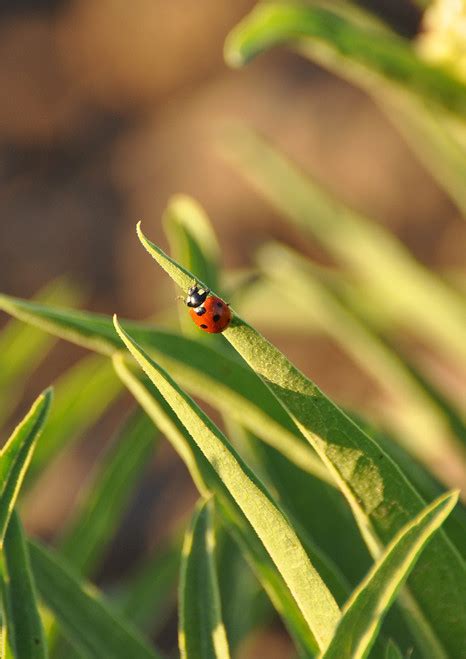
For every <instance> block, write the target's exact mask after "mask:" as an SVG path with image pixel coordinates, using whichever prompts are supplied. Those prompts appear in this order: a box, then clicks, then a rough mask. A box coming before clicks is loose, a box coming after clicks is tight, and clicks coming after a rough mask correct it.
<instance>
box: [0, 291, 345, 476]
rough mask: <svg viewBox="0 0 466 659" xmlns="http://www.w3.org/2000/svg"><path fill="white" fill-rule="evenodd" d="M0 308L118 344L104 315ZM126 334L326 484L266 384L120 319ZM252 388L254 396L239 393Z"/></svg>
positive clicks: (15, 304) (76, 339)
mask: <svg viewBox="0 0 466 659" xmlns="http://www.w3.org/2000/svg"><path fill="white" fill-rule="evenodd" d="M0 308H3V309H4V310H5V311H8V313H11V314H12V315H14V316H15V317H18V318H21V319H22V320H24V321H25V322H29V323H31V324H33V325H37V326H38V327H42V328H44V329H46V330H47V331H49V332H51V333H53V334H55V335H57V336H60V337H62V338H64V339H66V340H68V341H72V342H73V343H77V344H78V345H82V346H84V347H86V348H90V349H91V350H96V351H98V352H102V353H103V354H107V355H109V354H112V353H113V352H114V351H115V349H116V348H119V347H120V343H119V339H118V337H117V335H116V333H115V330H114V328H113V324H112V321H111V319H110V318H109V317H108V316H103V315H98V314H92V313H84V312H80V311H63V310H60V309H57V308H52V307H44V306H41V305H37V304H35V303H30V302H28V301H26V300H19V299H15V298H7V297H6V296H2V295H0ZM123 322H124V325H125V327H126V328H127V330H128V331H129V332H130V333H131V336H133V337H134V338H135V340H136V341H137V342H138V343H140V344H141V345H143V346H145V347H147V348H148V349H149V351H150V353H151V354H152V355H154V356H155V357H156V359H157V361H159V362H160V364H161V365H162V366H163V367H164V368H167V369H168V370H170V372H171V373H173V375H174V376H175V377H176V378H177V380H179V382H180V383H181V384H182V385H183V386H184V387H186V388H187V389H188V390H189V391H190V392H191V393H193V394H194V395H195V396H199V397H200V398H202V399H203V400H205V401H206V402H208V403H210V404H211V405H213V406H214V407H217V408H218V409H219V410H220V411H222V412H225V413H228V414H230V415H235V416H236V417H237V418H238V420H240V421H241V422H242V423H243V424H244V425H247V427H248V428H250V430H251V431H252V432H254V433H256V435H257V436H258V437H260V438H261V439H262V440H263V441H266V442H269V443H271V444H272V445H273V446H276V447H277V448H278V450H280V451H283V453H284V454H285V455H287V457H289V459H290V460H292V461H293V462H296V464H298V465H300V466H301V467H302V468H303V469H307V470H309V471H310V472H311V473H314V474H316V475H318V476H319V478H322V479H324V480H326V481H328V482H332V480H331V477H330V475H329V474H328V472H327V470H326V468H325V467H324V466H323V464H322V463H321V461H320V460H319V459H318V458H317V457H316V455H315V454H314V452H313V451H312V449H311V448H310V447H309V445H308V444H307V442H305V441H303V438H302V437H301V435H300V433H299V432H297V430H296V427H295V426H294V424H293V423H292V422H291V420H290V418H289V416H288V415H287V414H286V412H284V410H283V409H282V407H281V406H280V405H279V404H277V401H276V400H275V398H274V396H273V395H272V394H271V393H270V391H269V390H268V389H267V387H266V386H264V384H263V383H262V382H261V381H260V380H259V378H257V376H255V375H254V373H252V372H251V371H250V369H248V368H245V367H244V365H242V364H240V363H238V361H237V360H236V359H232V358H231V357H229V356H228V355H226V354H223V353H221V352H219V351H218V350H215V349H214V348H213V347H211V346H210V345H207V344H205V343H199V342H198V341H193V340H192V339H188V338H187V337H182V336H179V335H177V334H173V333H170V332H166V331H162V330H159V329H156V328H154V327H151V326H149V325H143V324H141V323H132V322H127V321H123ZM252 390H254V397H253V398H252V397H250V396H249V395H245V393H244V392H247V391H252Z"/></svg>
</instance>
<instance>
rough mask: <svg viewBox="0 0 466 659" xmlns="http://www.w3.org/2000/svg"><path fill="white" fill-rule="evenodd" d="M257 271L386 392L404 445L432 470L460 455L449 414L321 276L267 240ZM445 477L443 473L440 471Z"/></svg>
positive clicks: (391, 421) (387, 409) (390, 417)
mask: <svg viewBox="0 0 466 659" xmlns="http://www.w3.org/2000/svg"><path fill="white" fill-rule="evenodd" d="M258 260H259V264H260V267H261V269H262V271H263V272H264V273H265V275H266V276H267V277H268V279H269V280H270V281H271V282H273V284H274V286H276V288H277V289H278V290H279V291H280V294H281V295H282V296H285V297H286V298H287V300H288V301H289V303H290V304H291V305H292V308H294V309H295V310H296V314H297V315H298V316H299V317H300V318H304V319H305V318H307V317H308V316H310V317H311V318H312V319H313V321H314V323H315V324H316V325H318V326H320V328H321V329H322V330H323V331H324V332H325V333H326V334H328V335H329V336H330V337H331V338H333V339H334V340H335V341H336V342H337V343H338V344H339V345H340V346H341V347H342V348H343V349H344V350H345V351H346V352H347V353H348V354H349V355H350V356H351V357H352V358H353V359H354V361H355V362H356V363H357V364H358V365H359V366H360V367H361V369H363V370H364V371H366V372H367V373H368V375H369V376H372V377H373V378H374V379H375V380H376V381H377V382H378V383H379V385H380V386H381V388H382V389H383V390H385V392H386V393H387V394H388V395H387V396H386V397H385V398H384V412H383V413H384V415H385V417H386V423H387V425H388V427H390V425H391V426H392V429H394V430H395V431H396V432H397V433H398V434H399V436H400V439H401V440H402V441H403V440H404V441H405V443H406V447H407V448H408V449H409V450H410V451H411V452H412V453H413V454H414V455H415V456H416V457H417V459H419V460H421V461H423V462H426V463H427V465H429V466H430V467H431V468H432V469H435V468H436V464H437V463H438V462H439V463H441V462H442V461H444V462H448V463H450V462H452V461H453V462H455V461H457V463H458V464H461V463H462V462H463V460H464V458H465V456H464V451H463V450H462V447H461V445H460V444H459V442H458V443H457V442H456V441H454V439H453V437H452V436H451V431H450V419H449V417H450V414H449V412H448V411H447V410H445V408H444V407H443V406H441V405H439V404H438V402H437V400H436V399H435V397H434V396H432V394H431V390H430V389H428V388H426V387H425V386H422V384H421V382H420V381H419V378H416V377H415V376H414V374H413V371H412V368H411V367H410V366H409V365H408V364H406V363H405V362H404V361H403V360H402V359H401V358H400V357H399V356H398V355H397V354H396V352H394V350H393V349H391V348H390V347H389V346H388V345H387V343H386V342H384V341H383V340H382V339H381V338H380V337H379V336H378V335H377V334H376V333H375V331H374V330H372V329H371V328H370V327H369V326H368V325H366V324H364V323H363V322H362V321H361V320H360V318H359V317H358V315H357V314H356V313H355V312H354V311H353V310H352V309H351V308H349V307H348V306H347V305H346V304H345V303H344V302H342V301H341V300H340V298H339V296H338V293H335V292H334V291H333V290H332V288H331V287H330V286H328V285H326V283H325V281H323V280H321V279H320V278H319V276H318V272H317V271H316V270H315V269H314V268H312V266H311V264H310V263H309V262H308V261H307V260H306V259H304V258H303V257H301V256H300V255H299V254H298V253H296V252H294V251H293V250H291V249H290V248H288V247H286V246H285V245H281V244H279V243H269V244H268V245H266V246H265V247H263V248H262V249H261V250H260V251H259V253H258ZM441 475H443V476H445V474H441Z"/></svg>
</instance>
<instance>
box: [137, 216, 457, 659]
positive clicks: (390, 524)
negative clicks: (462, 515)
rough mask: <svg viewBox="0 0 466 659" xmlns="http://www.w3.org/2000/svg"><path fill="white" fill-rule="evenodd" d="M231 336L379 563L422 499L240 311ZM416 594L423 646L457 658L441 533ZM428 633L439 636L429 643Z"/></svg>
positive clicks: (452, 594)
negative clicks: (324, 470)
mask: <svg viewBox="0 0 466 659" xmlns="http://www.w3.org/2000/svg"><path fill="white" fill-rule="evenodd" d="M138 235H139V238H140V240H141V242H142V244H143V245H144V247H145V248H146V249H147V251H148V252H149V253H150V254H151V256H152V257H153V258H154V259H155V260H156V261H157V262H158V264H159V265H160V266H161V267H162V268H163V269H164V270H165V271H166V272H167V273H168V274H169V275H170V276H171V277H172V279H173V280H174V281H175V282H176V283H177V284H178V285H179V286H180V287H181V288H182V289H184V290H186V288H187V286H189V282H190V273H189V272H187V271H186V270H185V269H184V268H182V267H181V266H178V265H177V264H176V262H175V261H174V260H173V259H171V258H170V257H168V256H167V255H166V254H164V252H163V251H162V250H160V249H159V248H158V247H157V246H156V245H154V244H152V243H151V242H150V241H148V240H147V238H145V236H144V235H143V233H142V231H141V228H140V226H139V225H138ZM224 336H225V337H226V338H227V339H228V341H230V343H231V344H232V345H233V346H234V347H235V348H236V350H237V351H238V352H239V354H240V355H241V356H242V357H243V359H244V360H245V361H246V362H247V363H248V364H249V365H250V366H251V368H252V369H254V370H255V372H256V373H257V374H258V375H259V376H260V377H261V378H262V379H263V380H264V382H265V383H266V384H267V386H268V387H269V388H270V389H271V391H272V392H273V393H274V394H275V396H276V397H277V399H278V400H279V401H280V402H281V404H282V405H283V407H284V408H285V409H286V410H287V411H288V412H289V414H290V416H291V418H292V419H293V420H294V422H295V423H296V425H297V427H298V428H299V429H300V431H301V432H302V434H303V435H304V437H305V438H306V439H307V440H308V441H309V442H310V443H311V444H312V445H313V446H314V448H315V450H316V452H317V453H318V455H320V457H321V459H322V461H323V462H324V464H326V465H327V467H328V469H329V471H330V472H331V473H332V475H333V476H334V478H335V481H336V482H337V483H338V485H339V487H340V488H341V491H342V493H343V494H344V495H345V497H346V498H347V500H348V503H349V505H350V506H351V509H352V511H353V514H354V516H355V518H356V521H357V523H358V526H359V528H360V530H361V533H362V535H363V537H364V539H365V541H366V543H367V545H368V547H369V549H370V551H371V553H373V555H374V556H377V555H378V554H379V552H380V549H381V547H382V546H384V545H386V544H388V543H389V542H390V540H391V539H392V538H393V537H394V535H395V534H396V533H397V532H398V531H399V530H400V529H401V527H402V526H403V525H404V524H406V523H408V522H409V520H410V519H412V518H413V517H414V516H415V515H417V514H418V513H419V512H420V510H421V509H422V508H423V504H424V502H423V501H422V499H421V497H420V496H419V494H418V493H417V492H416V491H415V489H414V488H413V487H412V485H411V484H410V483H409V482H408V481H407V479H406V478H405V477H404V475H403V474H402V473H401V472H400V470H399V468H398V467H397V466H396V465H395V464H394V463H393V462H392V460H391V459H390V458H389V456H388V455H387V454H386V453H384V452H383V450H382V449H381V448H380V447H379V446H378V445H377V444H376V443H375V442H374V441H373V440H372V439H371V438H369V437H368V436H367V435H365V433H364V432H363V431H362V430H361V429H360V428H358V426H356V425H355V424H354V423H353V422H352V421H351V420H350V419H349V418H348V417H347V416H346V414H345V413H344V412H342V411H341V410H340V409H339V408H338V407H337V406H336V405H335V404H334V403H333V402H332V401H331V400H329V399H328V398H327V397H326V396H325V395H324V394H323V393H322V392H321V391H320V390H319V389H318V388H317V387H316V385H315V384H314V383H312V382H311V381H310V380H309V379H308V378H307V377H306V376H305V375H304V374H303V373H301V372H300V371H299V370H298V369H297V368H296V367H295V366H293V365H292V364H291V363H290V362H289V361H288V360H287V358H286V357H285V356H284V355H283V354H282V353H281V352H280V351H279V350H277V348H275V347H274V346H273V345H272V344H270V343H269V342H268V341H267V340H266V339H265V338H264V337H263V336H261V335H260V334H259V333H258V332H256V331H255V330H254V329H253V328H252V327H250V326H249V325H248V324H247V323H245V322H244V321H243V320H242V319H241V318H239V317H238V316H237V315H236V313H235V312H233V319H232V323H231V325H230V326H229V327H228V328H227V329H226V330H225V331H224ZM453 584H454V586H453ZM410 588H411V590H412V593H413V595H414V598H415V602H416V605H417V606H416V607H414V608H413V607H411V609H412V612H416V613H417V616H416V618H417V619H416V621H415V622H414V620H413V624H415V625H416V633H417V634H418V637H419V640H420V642H423V641H424V642H425V643H428V644H429V645H431V646H432V638H433V637H434V636H436V638H437V643H438V646H439V647H440V646H443V648H444V649H445V651H446V652H450V653H451V654H452V655H453V656H455V654H458V653H459V650H460V648H461V647H462V644H463V640H464V637H465V635H466V593H465V592H464V591H466V574H465V566H464V563H463V562H462V560H461V557H460V556H459V554H458V552H457V551H456V549H455V548H454V547H453V545H452V544H451V542H450V541H449V540H448V538H447V537H446V535H445V534H444V533H442V532H441V531H440V532H439V533H438V534H437V536H436V537H435V538H434V540H433V541H432V542H431V543H430V545H429V547H428V548H427V549H426V551H425V552H424V553H423V555H422V557H421V559H420V560H419V561H418V563H417V566H416V569H415V570H414V571H413V573H412V575H411V578H410ZM432 589H434V591H435V592H436V597H435V598H433V597H432V596H431V593H432ZM453 621H454V623H455V624H454V628H452V625H453ZM427 629H431V630H434V634H432V635H431V634H428V638H426V636H427Z"/></svg>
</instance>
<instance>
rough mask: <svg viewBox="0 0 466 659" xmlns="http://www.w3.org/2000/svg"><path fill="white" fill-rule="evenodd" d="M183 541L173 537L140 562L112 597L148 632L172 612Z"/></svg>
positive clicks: (154, 629) (138, 625)
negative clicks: (152, 554)
mask: <svg viewBox="0 0 466 659" xmlns="http://www.w3.org/2000/svg"><path fill="white" fill-rule="evenodd" d="M180 556H181V544H180V542H178V541H173V543H171V544H170V545H169V546H168V547H167V548H166V549H164V550H163V551H161V552H157V554H155V556H153V557H151V558H149V559H147V560H146V561H145V562H144V563H143V564H142V565H140V566H138V568H137V571H136V572H135V573H134V574H131V575H130V576H129V577H128V578H127V579H125V581H124V582H123V583H121V584H120V585H119V588H118V590H117V592H116V593H114V597H113V598H112V599H113V601H114V603H115V606H116V607H117V609H118V610H119V611H121V613H122V615H123V616H124V617H125V618H126V619H127V620H131V622H132V623H134V624H135V625H136V626H137V627H139V628H140V629H142V630H144V631H145V632H147V633H152V634H153V633H155V632H156V631H158V629H160V627H161V626H162V625H163V624H164V622H166V619H167V617H168V616H169V615H170V613H171V606H172V605H173V604H174V601H172V600H174V598H172V597H171V596H172V595H173V594H174V592H175V583H176V581H177V578H178V568H179V564H180Z"/></svg>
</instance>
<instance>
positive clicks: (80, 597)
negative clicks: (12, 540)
mask: <svg viewBox="0 0 466 659" xmlns="http://www.w3.org/2000/svg"><path fill="white" fill-rule="evenodd" d="M29 552H30V556H31V563H32V568H33V572H34V576H35V579H36V583H37V587H38V590H39V592H40V594H41V597H42V599H43V600H44V602H45V604H46V605H47V607H48V608H49V609H50V610H51V611H52V612H53V614H54V615H55V618H56V619H57V620H58V622H59V624H60V626H61V628H62V630H63V632H64V634H65V636H66V637H67V638H68V640H70V641H71V642H72V643H73V644H74V645H75V647H76V649H77V650H78V651H82V652H83V653H85V655H86V656H87V657H94V658H95V659H102V657H112V659H128V657H131V659H156V658H158V657H160V655H159V654H158V653H157V652H156V651H155V650H153V649H152V648H151V647H150V646H149V644H148V642H147V641H145V640H144V639H143V638H142V637H141V636H140V634H139V632H137V631H136V630H135V629H134V628H133V627H132V625H131V624H129V623H127V622H126V621H124V620H123V619H121V618H119V617H118V616H117V615H116V614H115V613H114V612H113V610H112V609H111V608H110V607H109V605H108V604H106V603H105V601H104V600H103V598H102V597H101V596H100V595H99V593H98V592H97V589H96V588H95V587H93V586H91V585H90V584H88V583H81V582H80V580H79V578H78V577H77V576H76V575H75V574H73V573H72V572H71V571H70V569H69V568H68V567H67V566H66V565H65V564H64V563H63V561H62V559H60V558H59V557H58V556H57V555H55V554H54V553H52V552H51V551H48V550H46V549H45V547H43V546H42V545H40V544H39V543H37V542H30V543H29Z"/></svg>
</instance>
